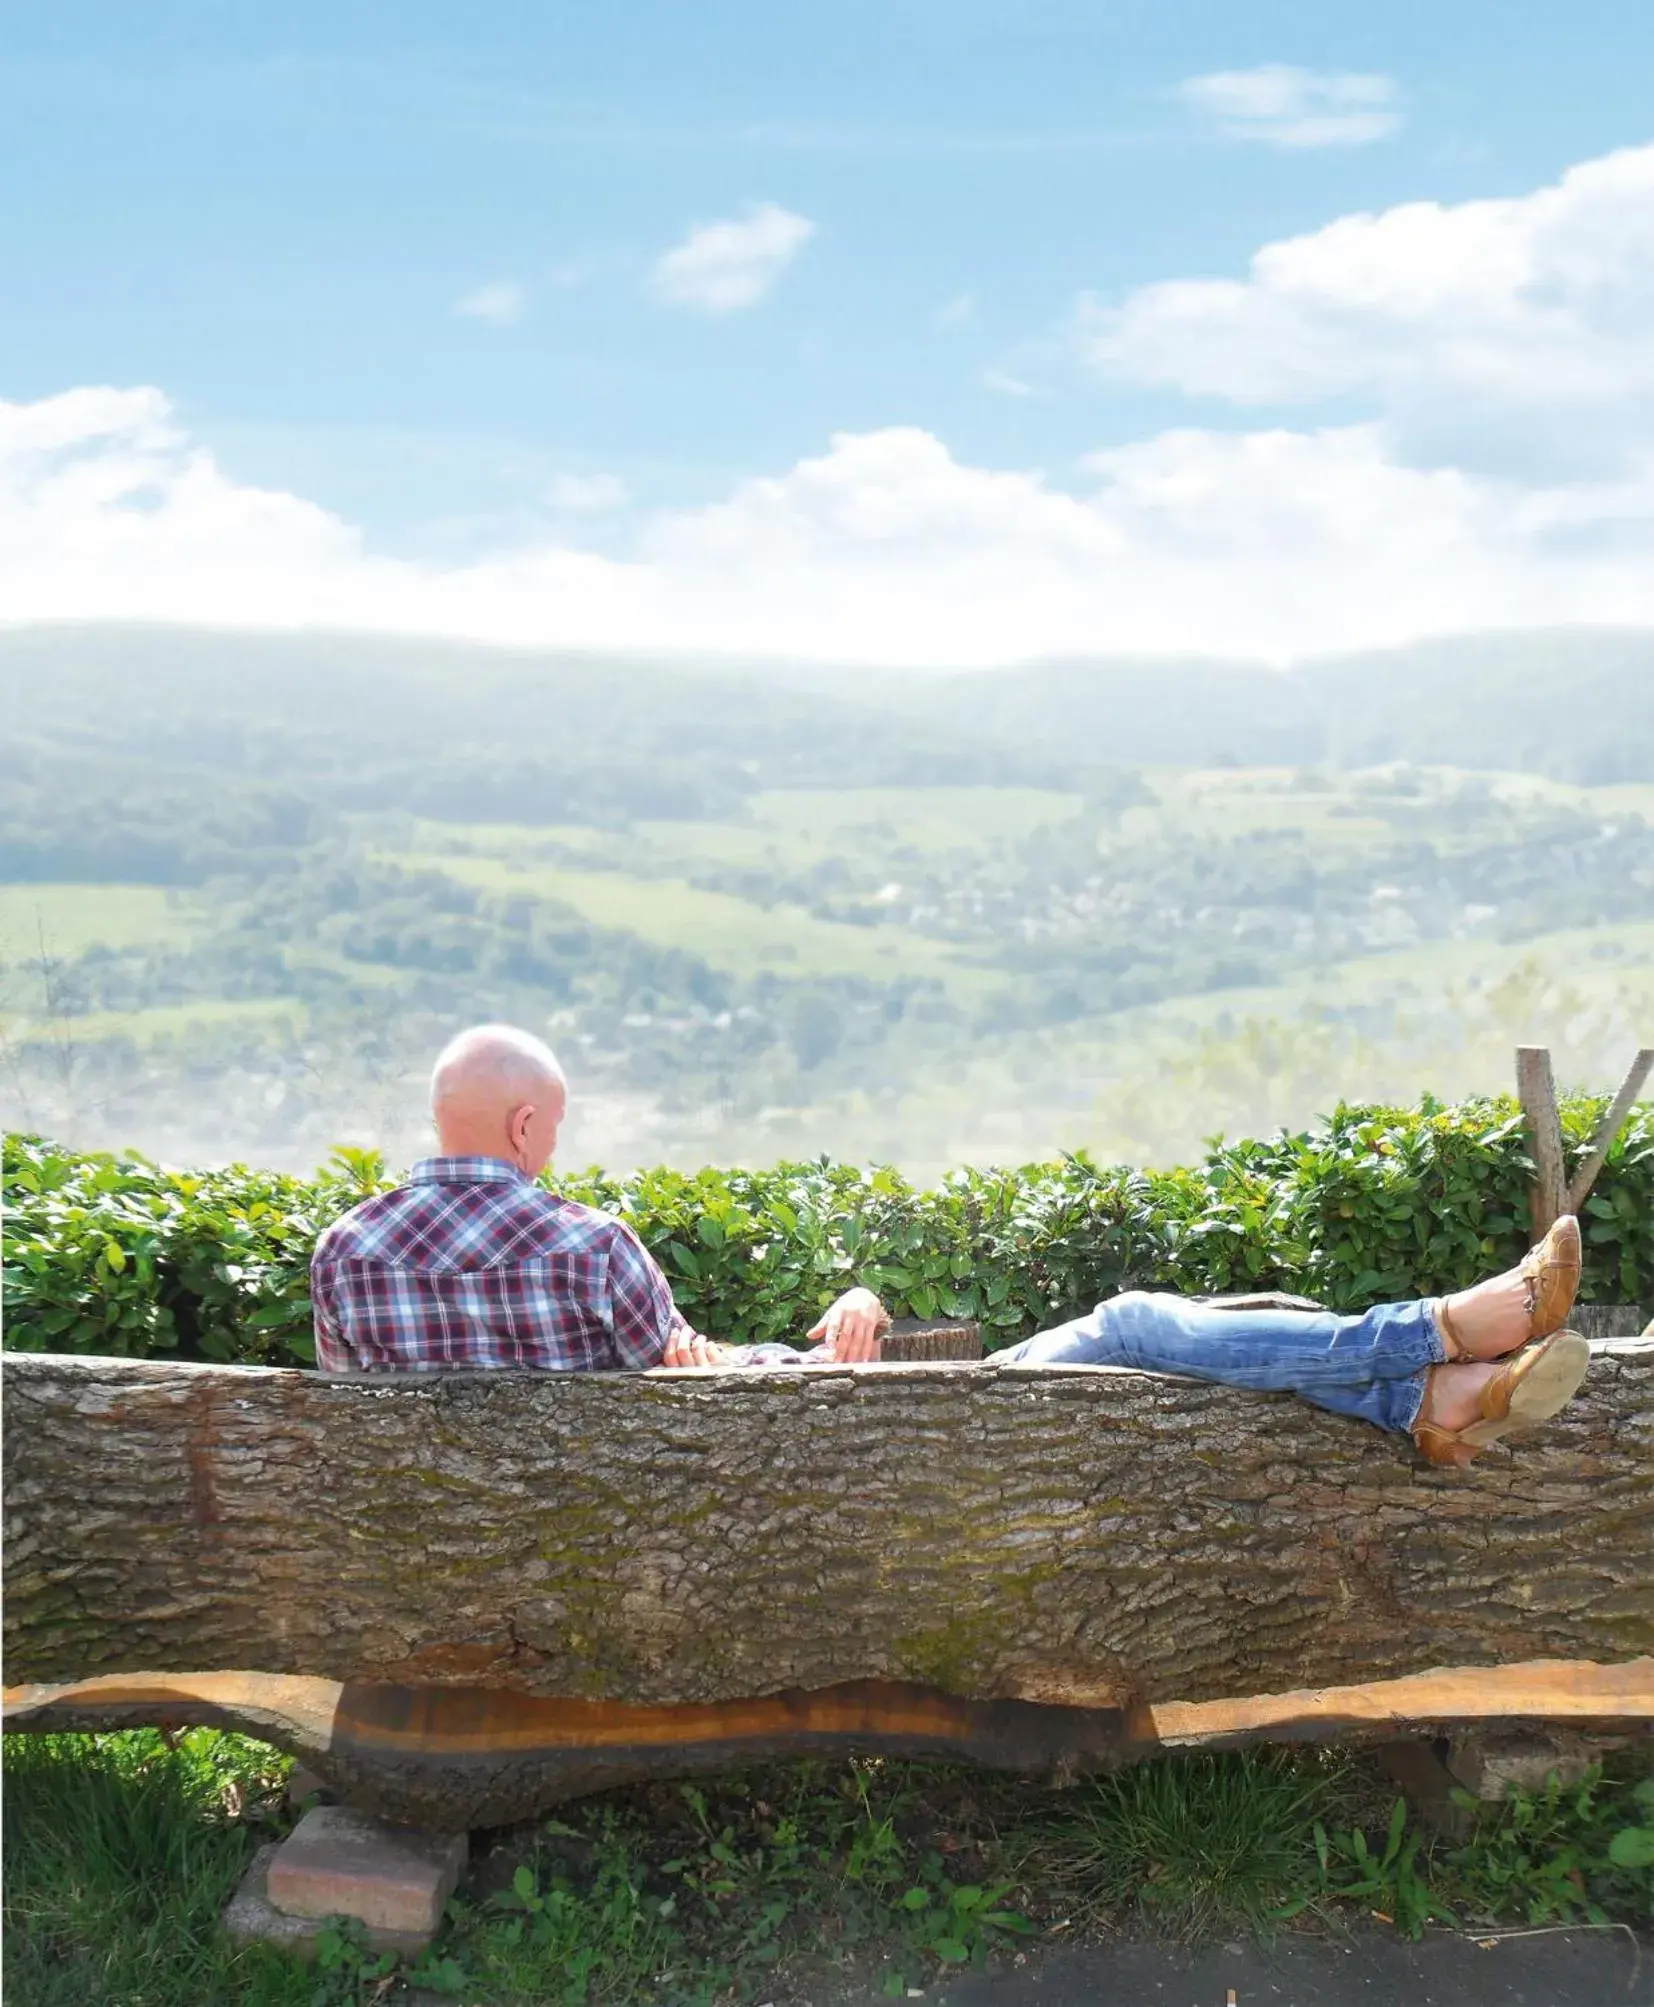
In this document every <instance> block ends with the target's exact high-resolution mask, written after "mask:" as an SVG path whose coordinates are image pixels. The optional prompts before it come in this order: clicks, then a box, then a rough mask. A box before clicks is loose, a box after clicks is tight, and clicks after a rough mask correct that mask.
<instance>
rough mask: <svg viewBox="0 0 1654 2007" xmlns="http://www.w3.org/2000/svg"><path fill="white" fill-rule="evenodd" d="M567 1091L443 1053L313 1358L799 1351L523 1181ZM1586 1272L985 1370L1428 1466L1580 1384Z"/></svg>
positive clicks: (365, 1210)
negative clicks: (1247, 1407) (677, 1283)
mask: <svg viewBox="0 0 1654 2007" xmlns="http://www.w3.org/2000/svg"><path fill="white" fill-rule="evenodd" d="M567 1105H568V1094H567V1089H566V1087H565V1085H564V1082H563V1075H562V1071H561V1069H560V1068H559V1066H558V1064H557V1062H556V1060H555V1059H554V1058H553V1057H552V1055H551V1053H550V1051H549V1050H548V1049H547V1048H546V1047H545V1046H544V1045H542V1044H541V1042H540V1041H539V1040H538V1039H537V1038H532V1037H530V1036H529V1035H528V1034H527V1033H526V1032H521V1031H513V1030H512V1029H510V1028H509V1027H508V1026H504V1025H482V1026H479V1027H478V1028H477V1029H476V1030H474V1031H468V1032H462V1033H461V1034H460V1036H459V1037H458V1038H456V1039H455V1040H454V1041H453V1042H452V1043H451V1044H450V1045H449V1046H448V1047H447V1049H446V1050H445V1051H444V1052H443V1054H442V1056H441V1058H440V1059H439V1060H438V1061H437V1065H436V1072H435V1074H434V1076H433V1079H432V1083H431V1108H432V1114H433V1116H434V1117H435V1121H436V1127H437V1137H438V1147H439V1150H440V1153H441V1154H440V1155H438V1156H436V1157H433V1158H428V1159H426V1160H425V1161H424V1162H423V1163H420V1164H416V1165H415V1166H414V1168H413V1171H412V1173H411V1174H410V1178H409V1182H408V1183H407V1184H406V1185H404V1186H402V1187H401V1188H400V1189H399V1190H397V1191H394V1192H388V1193H386V1194H385V1195H384V1196H383V1197H380V1198H375V1199H369V1200H367V1201H366V1202H365V1203H364V1204H362V1205H359V1206H357V1207H356V1208H355V1210H354V1211H352V1212H349V1213H347V1214H346V1215H345V1216H344V1218H343V1219H341V1220H339V1221H337V1222H336V1223H335V1224H334V1225H333V1226H332V1227H330V1228H329V1229H328V1231H327V1232H326V1233H325V1234H323V1236H322V1237H321V1239H320V1240H319V1241H318V1242H317V1245H316V1253H315V1258H314V1260H313V1262H312V1266H311V1294H312V1297H313V1300H314V1304H315V1315H316V1363H317V1365H318V1366H320V1367H321V1368H322V1370H323V1371H324V1372H345V1371H350V1370H357V1371H369V1372H372V1371H420V1370H427V1371H428V1370H431V1369H434V1368H441V1367H452V1366H540V1367H549V1368H553V1369H561V1370H564V1371H579V1370H582V1369H588V1370H589V1369H592V1368H623V1367H647V1366H674V1367H683V1366H711V1365H720V1364H726V1363H740V1364H748V1365H769V1364H776V1363H786V1364H793V1365H796V1364H799V1363H801V1361H800V1355H799V1354H797V1353H795V1352H793V1351H791V1350H790V1349H789V1348H788V1347H785V1346H770V1345H763V1346H749V1347H746V1348H744V1349H733V1350H732V1349H731V1348H729V1347H726V1346H722V1345H716V1344H714V1343H713V1342H712V1341H711V1340H710V1339H707V1338H704V1337H702V1336H701V1335H700V1334H699V1333H698V1332H696V1331H694V1330H692V1329H691V1328H690V1326H689V1324H688V1323H687V1322H686V1320H685V1319H684V1318H683V1316H682V1315H681V1314H680V1313H679V1311H678V1309H677V1306H676V1305H675V1304H674V1303H673V1301H672V1292H671V1289H670V1287H669V1286H668V1284H667V1281H666V1278H665V1277H664V1276H663V1275H662V1274H661V1272H660V1269H659V1268H658V1267H657V1266H656V1264H655V1263H654V1262H653V1261H652V1260H651V1259H650V1257H649V1255H648V1254H647V1253H646V1252H645V1251H644V1249H643V1247H642V1246H641V1245H640V1244H639V1242H638V1240H637V1238H636V1236H635V1235H634V1234H633V1233H632V1232H631V1230H630V1229H629V1228H628V1227H626V1226H625V1225H623V1224H622V1223H621V1222H620V1221H619V1220H616V1219H613V1218H611V1217H610V1215H609V1214H607V1213H600V1212H594V1211H593V1210H592V1209H591V1208H590V1207H587V1206H580V1205H575V1204H573V1203H572V1202H571V1201H569V1200H567V1199H559V1198H554V1197H553V1196H552V1195H551V1193H549V1192H547V1191H545V1190H544V1189H543V1188H542V1187H541V1186H539V1185H537V1184H536V1183H535V1182H534V1180H535V1178H536V1177H537V1176H538V1174H539V1172H540V1171H541V1170H542V1169H543V1168H544V1167H545V1165H546V1164H547V1163H548V1162H549V1161H550V1159H551V1155H552V1152H553V1150H554V1149H555V1148H556V1144H557V1132H558V1129H559V1128H560V1126H561V1124H562V1121H563V1115H564V1111H565V1109H566V1107H567ZM1579 1269H1580V1242H1579V1228H1578V1225H1577V1223H1576V1222H1575V1221H1574V1220H1573V1219H1572V1218H1563V1219H1560V1220H1558V1221H1557V1223H1556V1225H1555V1226H1554V1227H1553V1228H1552V1229H1551V1231H1550V1233H1549V1234H1547V1235H1546V1237H1545V1239H1544V1241H1543V1242H1542V1243H1541V1245H1540V1246H1539V1247H1537V1248H1535V1249H1534V1250H1533V1252H1532V1253H1531V1254H1529V1255H1528V1256H1527V1258H1526V1259H1525V1260H1524V1261H1523V1262H1522V1264H1521V1266H1520V1267H1518V1268H1515V1269H1512V1270H1511V1271H1510V1272H1509V1273H1508V1274H1506V1275H1502V1276H1498V1277H1495V1278H1494V1279H1493V1280H1492V1281H1489V1282H1483V1283H1479V1284H1478V1285H1477V1286H1476V1287H1475V1288H1474V1289H1467V1290H1461V1291H1460V1292H1459V1293H1458V1294H1457V1295H1454V1296H1449V1297H1445V1298H1442V1299H1439V1300H1437V1301H1423V1302H1417V1301H1416V1302H1411V1303H1390V1304H1381V1305H1379V1306H1378V1307H1377V1308H1375V1309H1373V1310H1369V1311H1367V1312H1366V1313H1365V1314H1364V1315H1362V1316H1360V1317H1339V1316H1335V1315H1334V1314H1333V1313H1331V1312H1330V1311H1318V1310H1317V1311H1303V1310H1273V1309H1272V1310H1242V1309H1237V1308H1234V1307H1225V1306H1223V1305H1220V1304H1202V1303H1192V1302H1189V1301H1186V1300H1185V1299H1183V1298H1181V1297H1177V1296H1166V1295H1151V1294H1149V1293H1147V1292H1145V1291H1140V1290H1134V1291H1130V1292H1128V1293H1127V1294H1125V1295H1122V1296H1116V1297H1112V1298H1110V1299H1109V1300H1108V1301H1107V1302H1104V1303H1100V1304H1098V1306H1097V1307H1096V1309H1095V1310H1093V1311H1092V1312H1091V1313H1090V1314H1089V1315H1088V1316H1085V1317H1082V1318H1077V1319H1076V1320H1075V1321H1074V1322H1073V1323H1071V1324H1065V1325H1062V1326H1060V1327H1059V1328H1058V1329H1056V1330H1054V1331H1046V1332H1042V1333H1040V1334H1039V1335H1038V1336H1037V1337H1034V1338H1029V1339H1026V1340H1025V1341H1024V1342H1023V1343H1022V1344H1020V1345H1015V1346H1012V1347H1011V1348H1010V1349H1009V1350H1007V1351H1003V1352H999V1353H996V1354H995V1355H994V1358H993V1360H992V1361H991V1362H990V1363H991V1364H992V1365H994V1366H996V1367H997V1366H1003V1365H1094V1366H1129V1367H1135V1368H1136V1369H1138V1370H1139V1371H1144V1372H1154V1373H1172V1374H1177V1375H1180V1376H1182V1377H1185V1378H1193V1379H1203V1380H1213V1381H1216V1382H1218V1383H1219V1384H1221V1385H1224V1386H1233V1387H1249V1388H1255V1389H1278V1390H1285V1391H1288V1392H1292V1393H1296V1394H1299V1395H1301V1396H1302V1397H1303V1398H1304V1399H1305V1400H1307V1401H1311V1402H1313V1403H1314V1404H1315V1405H1316V1406H1318V1407H1323V1408H1328V1409H1331V1410H1332V1412H1333V1413H1335V1414H1342V1415H1354V1416H1358V1417H1360V1418H1361V1419H1362V1420H1364V1421H1369V1422H1372V1423H1374V1424H1376V1426H1378V1427H1379V1428H1383V1429H1389V1430H1392V1431H1394V1432H1395V1433H1397V1434H1402V1435H1411V1436H1412V1437H1413V1438H1414V1440H1415V1441H1416V1442H1417V1443H1418V1446H1419V1448H1420V1450H1421V1451H1422V1452H1423V1453H1424V1455H1425V1456H1426V1457H1428V1458H1429V1459H1430V1460H1431V1461H1432V1462H1434V1463H1443V1464H1457V1465H1463V1464H1467V1463H1469V1462H1470V1461H1471V1459H1472V1458H1473V1457H1474V1456H1475V1455H1476V1453H1477V1452H1478V1451H1479V1450H1481V1449H1483V1448H1485V1447H1486V1446H1487V1445H1488V1444H1489V1443H1491V1442H1495V1441H1498V1440H1499V1439H1501V1438H1502V1437H1504V1436H1507V1435H1512V1434H1515V1433H1518V1432H1519V1431H1521V1430H1523V1429H1528V1428H1532V1427H1535V1426H1536V1425H1537V1424H1538V1423H1540V1422H1542V1421H1545V1420H1548V1419H1549V1418H1550V1417H1551V1416H1552V1415H1554V1414H1556V1413H1557V1412H1558V1411H1559V1410H1560V1409H1561V1408H1562V1407H1563V1406H1564V1405H1565V1403H1566V1402H1567V1401H1568V1400H1570V1399H1571V1398H1572V1396H1573V1394H1574V1393H1575V1391H1576V1390H1577V1388H1578V1386H1579V1383H1580V1381H1581V1380H1582V1379H1583V1378H1584V1374H1585V1367H1586V1363H1587V1360H1588V1357H1589V1354H1588V1349H1587V1347H1586V1344H1585V1341H1584V1340H1583V1339H1582V1338H1580V1337H1578V1336H1577V1335H1576V1334H1575V1333H1573V1332H1571V1331H1566V1330H1564V1329H1563V1328H1562V1327H1563V1325H1564V1323H1565V1321H1566V1319H1567V1315H1568V1312H1569V1310H1570V1309H1571V1308H1572V1306H1573V1300H1574V1292H1575V1289H1576V1288H1577V1286H1578V1283H1579ZM889 1321H890V1320H889V1316H888V1313H887V1312H886V1311H885V1309H884V1306H883V1305H882V1304H881V1303H880V1302H879V1300H878V1298H877V1297H876V1296H875V1295H874V1294H873V1292H872V1291H871V1290H868V1289H852V1290H850V1291H848V1292H847V1293H846V1294H845V1295H843V1296H841V1297H840V1298H839V1299H838V1301H837V1302H836V1303H835V1304H834V1305H833V1306H832V1308H831V1309H830V1310H829V1311H828V1312H827V1314H826V1315H825V1316H824V1317H823V1318H822V1319H821V1321H820V1322H819V1323H818V1324H817V1325H816V1326H815V1328H814V1330H812V1331H811V1333H810V1334H809V1335H810V1336H811V1337H812V1338H818V1339H820V1340H821V1341H822V1343H821V1344H820V1346H819V1347H818V1348H817V1350H816V1351H815V1352H814V1353H811V1354H806V1355H804V1360H803V1363H808V1362H809V1361H810V1360H811V1359H815V1360H825V1361H832V1362H835V1363H839V1364H844V1363H852V1362H858V1361H870V1360H875V1359H877V1358H878V1356H879V1338H880V1334H881V1333H882V1331H883V1330H884V1329H885V1327H886V1326H887V1325H888V1323H889Z"/></svg>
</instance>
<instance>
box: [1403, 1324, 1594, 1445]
mask: <svg viewBox="0 0 1654 2007" xmlns="http://www.w3.org/2000/svg"><path fill="white" fill-rule="evenodd" d="M1589 1359H1590V1348H1589V1346H1587V1344H1586V1343H1585V1340H1584V1339H1583V1338H1581V1337H1580V1336H1579V1335H1578V1334H1577V1332H1573V1331H1557V1332H1553V1333H1551V1334H1550V1336H1548V1337H1546V1338H1543V1339H1541V1340H1540V1341H1539V1342H1538V1343H1537V1344H1533V1345H1530V1346H1528V1347H1527V1348H1526V1349H1525V1350H1524V1351H1523V1352H1522V1354H1521V1355H1520V1357H1518V1358H1516V1359H1512V1360H1507V1361H1504V1362H1498V1361H1489V1362H1488V1363H1486V1364H1469V1363H1466V1364H1464V1365H1456V1366H1433V1367H1432V1368H1431V1369H1430V1371H1429V1373H1428V1374H1427V1375H1426V1376H1425V1382H1424V1400H1423V1402H1422V1403H1421V1405H1420V1407H1419V1412H1418V1418H1417V1420H1416V1421H1415V1422H1414V1424H1413V1435H1414V1439H1415V1441H1416V1442H1417V1443H1418V1446H1419V1448H1420V1450H1422V1451H1423V1453H1424V1455H1425V1456H1426V1457H1427V1458H1428V1460H1429V1461H1430V1462H1431V1463H1438V1464H1456V1465H1458V1466H1459V1467H1460V1468H1461V1469H1462V1468H1463V1467H1464V1466H1465V1465H1466V1464H1468V1463H1470V1462H1471V1461H1472V1460H1473V1459H1474V1457H1475V1456H1476V1453H1477V1451H1478V1450H1481V1449H1485V1448H1486V1447H1487V1446H1488V1445H1489V1444H1490V1443H1494V1442H1498V1441H1499V1440H1501V1439H1502V1438H1503V1437H1505V1436H1509V1435H1516V1434H1521V1433H1523V1432H1524V1431H1525V1430H1528V1429H1531V1428H1535V1427H1537V1426H1538V1425H1539V1424H1540V1423H1541V1422H1545V1421H1549V1420H1550V1418H1551V1417H1552V1416H1553V1415H1555V1414H1557V1413H1559V1412H1560V1411H1561V1409H1563V1408H1564V1407H1565V1406H1566V1405H1567V1404H1568V1402H1569V1401H1570V1400H1571V1399H1572V1398H1573V1396H1574V1395H1575V1394H1576V1393H1577V1392H1578V1390H1579V1384H1580V1382H1581V1381H1582V1380H1583V1379H1584V1377H1585V1369H1586V1366H1587V1364H1588V1363H1589Z"/></svg>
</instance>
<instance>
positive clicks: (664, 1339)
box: [609, 1220, 722, 1371]
mask: <svg viewBox="0 0 1654 2007" xmlns="http://www.w3.org/2000/svg"><path fill="white" fill-rule="evenodd" d="M615 1224H616V1226H617V1228H618V1229H619V1231H618V1232H617V1233H616V1235H615V1238H614V1240H613V1242H612V1243H611V1244H610V1248H609V1306H610V1314H611V1319H612V1322H611V1329H612V1331H613V1333H614V1347H615V1356H616V1360H617V1363H618V1364H620V1365H621V1366H625V1367H630V1368H632V1369H633V1370H638V1371H640V1370H643V1369H646V1368H648V1367H650V1366H710V1365H715V1364H716V1363H717V1361H716V1360H715V1359H713V1358H711V1357H707V1356H696V1354H697V1351H699V1352H700V1353H702V1354H703V1355H704V1354H705V1353H706V1352H708V1351H712V1352H716V1351H721V1349H722V1348H721V1347H717V1346H712V1345H710V1341H709V1340H707V1339H705V1338H703V1337H701V1335H700V1334H699V1332H697V1331H693V1330H691V1328H690V1326H689V1322H688V1320H687V1318H685V1316H684V1314H683V1312H682V1311H681V1310H679V1308H678V1306H677V1305H676V1303H674V1302H673V1301H672V1286H671V1284H670V1283H669V1282H668V1281H667V1280H666V1277H665V1276H664V1275H663V1274H662V1273H661V1269H660V1264H659V1263H658V1262H657V1261H656V1260H655V1259H654V1257H653V1256H652V1255H651V1254H650V1253H649V1251H648V1249H647V1248H645V1246H644V1245H643V1243H642V1241H640V1240H639V1239H638V1237H637V1236H636V1234H634V1233H633V1232H632V1230H631V1228H630V1227H629V1226H627V1225H626V1224H625V1223H624V1221H620V1220H617V1221H616V1222H615Z"/></svg>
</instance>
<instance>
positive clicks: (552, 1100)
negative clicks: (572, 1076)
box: [431, 1024, 569, 1178]
mask: <svg viewBox="0 0 1654 2007" xmlns="http://www.w3.org/2000/svg"><path fill="white" fill-rule="evenodd" d="M568 1101H569V1094H568V1087H567V1084H566V1083H565V1081H564V1079H563V1069H562V1068H561V1067H560V1066H559V1065H558V1064H557V1060H556V1057H555V1055H554V1054H553V1053H552V1050H551V1048H550V1046H548V1045H546V1044H545V1043H544V1042H543V1041H542V1040H540V1039H538V1038H535V1037H534V1036H533V1034H532V1033H531V1032H526V1031H518V1030H516V1029H515V1028H514V1027H513V1026H511V1025H509V1024H479V1025H475V1026H473V1027H472V1029H471V1030H470V1031H462V1032H461V1033H460V1034H459V1036H458V1037H457V1038H453V1039H450V1040H449V1042H448V1043H447V1044H446V1045H445V1046H444V1047H443V1048H442V1052H441V1054H440V1056H439V1057H438V1059H437V1063H436V1067H435V1070H434V1071H433V1072H432V1074H431V1116H432V1119H433V1120H434V1121H435V1123H436V1133H437V1147H438V1148H439V1149H440V1150H441V1152H442V1154H443V1156H445V1157H501V1158H503V1159H504V1160H505V1162H506V1163H508V1164H515V1165H516V1166H517V1168H518V1170H520V1171H526V1172H527V1173H528V1175H529V1176H530V1177H531V1178H532V1177H536V1176H537V1175H538V1174H539V1173H540V1172H541V1171H543V1170H544V1169H545V1167H546V1165H547V1164H548V1163H549V1162H550V1161H551V1155H552V1152H553V1151H554V1150H555V1149H556V1148H557V1131H558V1129H559V1128H560V1127H561V1126H562V1121H563V1116H564V1113H565V1111H566V1110H567V1108H568Z"/></svg>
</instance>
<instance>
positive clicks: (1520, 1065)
mask: <svg viewBox="0 0 1654 2007" xmlns="http://www.w3.org/2000/svg"><path fill="white" fill-rule="evenodd" d="M1516 1092H1517V1097H1518V1099H1519V1100H1520V1101H1521V1103H1522V1113H1523V1114H1524V1115H1525V1116H1526V1117H1527V1121H1528V1138H1529V1141H1530V1142H1531V1143H1532V1145H1533V1161H1534V1167H1535V1169H1536V1171H1537V1173H1538V1176H1537V1179H1536V1180H1535V1183H1534V1188H1533V1201H1532V1205H1533V1233H1534V1238H1535V1239H1536V1240H1537V1239H1538V1238H1539V1237H1540V1236H1541V1235H1542V1234H1544V1233H1547V1232H1548V1231H1549V1230H1550V1227H1551V1225H1552V1223H1553V1222H1554V1221H1555V1219H1556V1217H1557V1215H1558V1214H1559V1213H1562V1212H1565V1211H1566V1210H1567V1205H1568V1174H1567V1170H1566V1168H1565V1166H1564V1163H1563V1157H1562V1118H1561V1116H1560V1115H1559V1114H1558V1113H1557V1107H1556V1080H1555V1077H1554V1076H1553V1074H1552V1072H1551V1054H1550V1048H1549V1047H1548V1046H1543V1045H1519V1046H1518V1047H1517V1048H1516Z"/></svg>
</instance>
